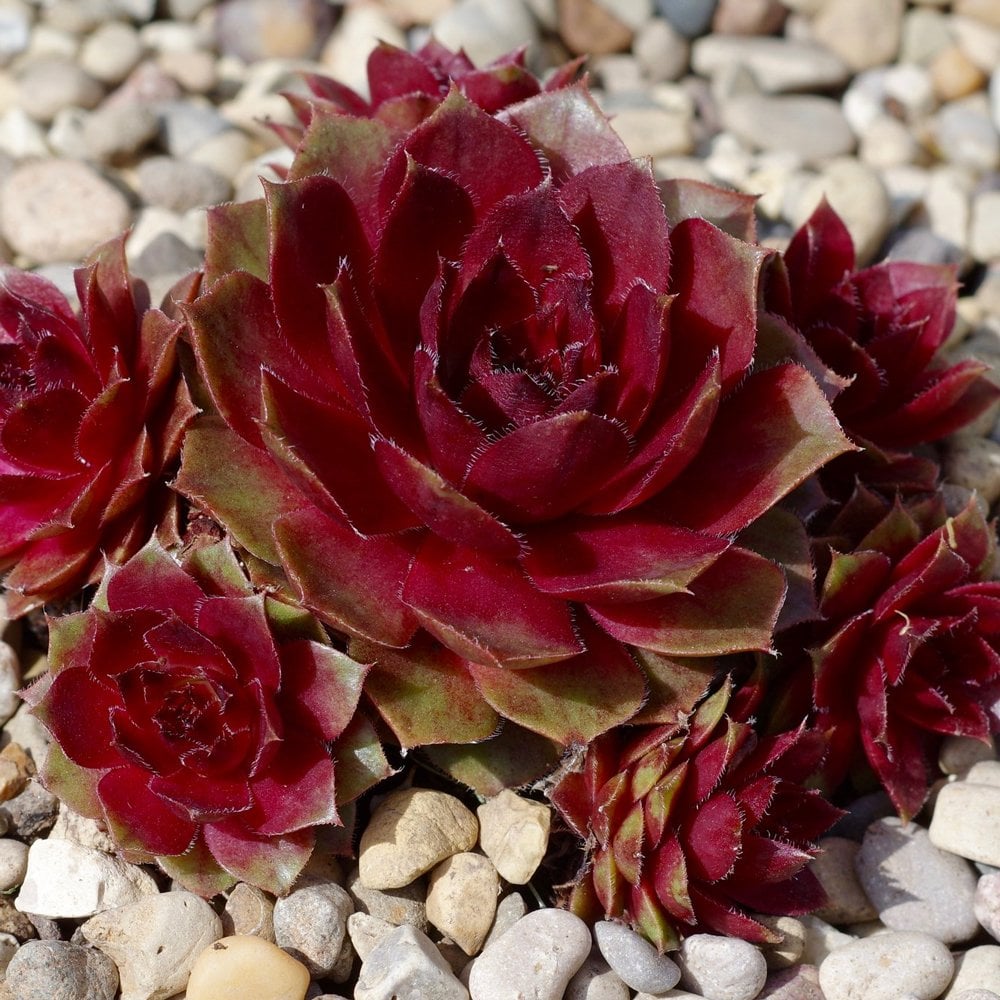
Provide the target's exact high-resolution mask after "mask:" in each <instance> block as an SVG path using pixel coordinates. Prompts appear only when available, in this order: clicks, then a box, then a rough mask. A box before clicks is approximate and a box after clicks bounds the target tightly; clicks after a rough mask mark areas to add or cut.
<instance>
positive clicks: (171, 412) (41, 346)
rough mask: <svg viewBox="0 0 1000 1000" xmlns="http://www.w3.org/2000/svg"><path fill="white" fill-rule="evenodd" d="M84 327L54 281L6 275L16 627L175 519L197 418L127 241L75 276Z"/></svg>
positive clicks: (0, 347) (7, 467)
mask: <svg viewBox="0 0 1000 1000" xmlns="http://www.w3.org/2000/svg"><path fill="white" fill-rule="evenodd" d="M76 283H77V290H78V292H79V296H80V303H81V306H80V314H79V316H77V315H75V314H74V312H73V309H72V308H71V307H70V305H69V303H68V302H67V301H66V299H65V297H64V296H63V295H62V294H61V293H60V292H59V291H58V289H56V287H55V286H54V285H53V284H52V283H51V282H49V281H47V280H46V279H45V278H41V277H39V276H37V275H33V274H29V273H26V272H23V271H19V270H17V269H16V268H12V267H9V268H4V269H3V271H2V274H0V569H5V570H7V571H8V572H7V575H6V577H5V580H4V583H5V586H6V587H7V589H8V591H9V593H8V597H7V601H8V608H9V610H10V611H11V612H12V613H13V614H21V613H23V612H25V611H27V610H29V609H31V608H33V607H35V606H37V605H40V604H43V603H44V602H46V601H53V600H58V599H62V598H65V597H68V596H71V595H72V594H74V593H75V592H76V591H78V590H79V589H80V588H81V587H83V586H84V585H85V584H87V583H92V582H94V581H95V580H96V579H97V578H98V577H99V576H100V571H101V564H102V555H106V556H107V557H109V558H111V559H113V560H115V561H120V560H123V559H125V558H127V557H128V556H129V555H131V554H132V553H133V552H135V551H136V550H137V549H139V548H140V547H141V546H142V545H143V544H144V543H145V541H146V540H147V539H148V538H149V537H150V534H151V533H152V531H153V530H154V529H155V528H156V526H157V523H158V522H160V521H162V520H163V518H164V515H165V514H166V513H167V511H168V508H169V505H170V499H169V491H168V490H167V488H166V484H165V480H166V478H167V476H168V475H169V474H170V472H171V469H170V467H171V464H172V463H173V462H174V461H175V460H176V458H177V455H178V452H179V451H180V439H181V435H182V432H183V429H184V426H185V424H186V423H187V421H188V420H189V419H190V418H191V416H193V414H194V408H193V407H192V405H191V403H190V400H189V398H188V394H187V389H186V388H185V387H184V385H183V383H182V382H181V381H180V379H179V375H178V372H177V367H176V365H175V343H176V339H177V334H178V332H179V330H180V324H179V323H178V322H176V321H175V320H172V319H169V318H168V317H167V316H166V315H164V314H163V313H162V312H160V311H159V310H155V309H153V310H151V309H148V308H147V305H148V303H147V300H146V297H145V288H144V287H143V286H141V285H139V284H133V283H132V282H131V281H130V280H129V278H128V275H127V274H126V271H125V258H124V253H123V249H122V243H121V241H117V242H115V243H111V244H108V245H107V246H105V247H104V248H102V249H101V250H100V251H98V252H97V253H96V255H95V256H94V258H93V260H92V262H91V263H90V264H89V265H88V266H86V267H84V268H81V269H80V270H79V271H77V274H76Z"/></svg>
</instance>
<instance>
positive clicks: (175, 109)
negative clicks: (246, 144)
mask: <svg viewBox="0 0 1000 1000" xmlns="http://www.w3.org/2000/svg"><path fill="white" fill-rule="evenodd" d="M171 82H173V81H171ZM175 86H176V83H175ZM157 112H158V114H159V116H160V137H161V141H162V143H163V148H164V149H165V150H166V151H167V152H168V153H169V154H170V155H171V156H177V157H184V156H187V154H188V153H190V152H191V151H192V150H194V149H197V148H198V146H200V145H201V144H202V143H203V142H204V141H205V140H206V139H209V138H211V137H212V136H214V135H218V134H219V133H220V132H225V131H226V130H227V129H229V128H231V126H230V124H229V122H228V121H226V119H225V118H223V117H222V115H220V114H219V112H218V111H216V110H215V108H213V107H210V106H207V105H203V104H194V103H191V102H190V101H164V102H163V103H161V104H159V105H157Z"/></svg>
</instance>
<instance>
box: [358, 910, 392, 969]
mask: <svg viewBox="0 0 1000 1000" xmlns="http://www.w3.org/2000/svg"><path fill="white" fill-rule="evenodd" d="M396 926H397V925H396V924H390V923H389V922H388V921H387V920H382V919H381V918H379V917H373V916H372V915H371V914H370V913H352V914H351V915H350V916H349V917H348V918H347V935H348V937H349V938H350V939H351V944H352V945H353V946H354V950H355V952H357V955H358V958H360V959H361V961H362V962H363V961H365V959H366V958H368V956H369V955H370V954H371V953H372V951H373V950H374V949H375V946H376V945H377V944H378V943H379V942H380V941H381V940H382V938H384V937H386V936H387V935H389V934H391V933H392V932H393V931H394V930H395V928H396Z"/></svg>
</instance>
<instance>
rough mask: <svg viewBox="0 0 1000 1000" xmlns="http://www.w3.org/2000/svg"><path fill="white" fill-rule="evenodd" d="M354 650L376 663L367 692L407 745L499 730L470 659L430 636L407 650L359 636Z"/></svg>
mask: <svg viewBox="0 0 1000 1000" xmlns="http://www.w3.org/2000/svg"><path fill="white" fill-rule="evenodd" d="M350 651H351V655H352V656H353V657H355V659H358V660H361V661H363V662H366V663H371V664H372V668H371V672H370V673H369V674H368V677H367V680H366V682H365V692H366V694H367V695H368V697H369V698H370V699H371V701H372V703H373V704H374V705H375V707H376V708H377V709H378V711H379V713H380V714H381V715H382V717H383V718H384V719H385V721H386V722H387V723H388V724H389V726H390V728H391V729H392V731H393V732H394V733H395V735H396V738H397V739H398V740H399V742H400V745H401V746H403V747H404V748H408V747H417V746H427V745H429V744H434V743H475V742H478V741H479V740H484V739H487V738H489V737H490V736H492V735H493V734H494V733H495V732H496V731H497V727H498V726H499V724H500V720H499V718H498V716H497V714H496V712H495V711H493V709H492V708H490V706H489V705H488V704H486V702H485V701H484V700H483V697H482V695H481V694H480V693H479V691H478V689H477V688H476V684H475V682H474V681H473V678H472V675H471V674H470V673H469V670H468V668H467V665H466V664H465V662H464V661H463V660H462V659H461V658H460V657H458V656H456V654H455V653H453V652H452V651H451V650H450V649H447V648H445V647H444V646H440V645H438V644H437V643H436V642H434V641H433V640H432V639H431V638H430V637H429V636H426V635H423V634H420V635H418V636H417V638H416V639H415V640H414V642H413V643H412V644H411V645H410V646H408V647H407V648H406V649H401V650H389V649H386V648H385V647H380V646H376V645H375V644H373V643H370V642H364V641H362V640H354V641H353V642H351V644H350Z"/></svg>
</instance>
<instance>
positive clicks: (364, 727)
mask: <svg viewBox="0 0 1000 1000" xmlns="http://www.w3.org/2000/svg"><path fill="white" fill-rule="evenodd" d="M333 760H334V774H335V777H336V782H337V807H338V809H340V805H341V803H345V802H353V801H354V800H355V799H356V798H357V797H358V796H359V795H361V794H363V793H364V792H366V791H368V789H369V788H371V787H372V785H375V784H378V782H380V781H381V780H382V779H383V778H388V777H389V775H390V774H392V773H393V771H392V768H391V767H390V766H389V762H388V761H387V760H386V759H385V754H384V753H383V752H382V741H381V740H380V739H379V738H378V733H376V732H375V727H374V726H373V725H372V724H371V723H370V722H369V721H368V720H367V719H366V718H365V717H364V716H363V715H362V714H361V713H360V712H357V713H355V715H354V718H353V719H352V720H351V723H350V725H349V726H348V727H347V728H346V729H345V730H344V731H343V732H342V733H341V734H340V736H338V737H337V739H336V740H334V743H333ZM341 812H343V811H342V810H341Z"/></svg>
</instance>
